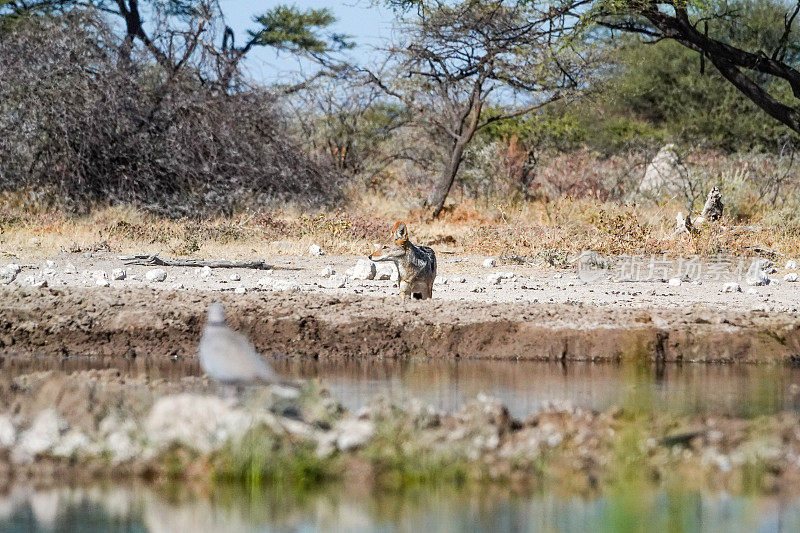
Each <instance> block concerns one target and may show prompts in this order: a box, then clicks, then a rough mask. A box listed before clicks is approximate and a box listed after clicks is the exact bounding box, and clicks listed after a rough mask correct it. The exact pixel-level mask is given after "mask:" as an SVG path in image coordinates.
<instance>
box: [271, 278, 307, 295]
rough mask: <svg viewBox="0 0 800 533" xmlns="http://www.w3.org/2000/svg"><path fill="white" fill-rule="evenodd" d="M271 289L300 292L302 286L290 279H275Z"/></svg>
mask: <svg viewBox="0 0 800 533" xmlns="http://www.w3.org/2000/svg"><path fill="white" fill-rule="evenodd" d="M269 287H270V288H271V289H272V290H274V291H286V292H296V291H299V290H300V285H298V284H297V283H295V282H294V281H289V280H288V279H274V280H272V283H271V284H270V286H269Z"/></svg>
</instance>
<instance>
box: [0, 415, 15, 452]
mask: <svg viewBox="0 0 800 533" xmlns="http://www.w3.org/2000/svg"><path fill="white" fill-rule="evenodd" d="M16 440H17V430H16V429H14V423H13V422H11V418H9V417H7V416H6V415H0V448H10V447H11V446H13V445H14V442H15V441H16Z"/></svg>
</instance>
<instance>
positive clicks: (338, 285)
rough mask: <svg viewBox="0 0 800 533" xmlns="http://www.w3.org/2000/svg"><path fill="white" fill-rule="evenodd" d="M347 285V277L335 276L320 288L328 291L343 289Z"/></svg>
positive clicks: (326, 280)
mask: <svg viewBox="0 0 800 533" xmlns="http://www.w3.org/2000/svg"><path fill="white" fill-rule="evenodd" d="M346 283H347V278H346V277H345V276H342V275H339V274H335V275H333V276H330V277H328V278H327V279H325V280H324V281H323V282H322V283H321V284H320V287H324V288H326V289H343V288H344V286H345V285H346Z"/></svg>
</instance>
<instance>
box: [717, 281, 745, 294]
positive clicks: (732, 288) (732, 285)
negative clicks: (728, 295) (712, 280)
mask: <svg viewBox="0 0 800 533" xmlns="http://www.w3.org/2000/svg"><path fill="white" fill-rule="evenodd" d="M722 292H742V288H741V287H740V286H739V284H738V283H736V282H734V281H731V282H729V283H726V284H725V285H723V287H722Z"/></svg>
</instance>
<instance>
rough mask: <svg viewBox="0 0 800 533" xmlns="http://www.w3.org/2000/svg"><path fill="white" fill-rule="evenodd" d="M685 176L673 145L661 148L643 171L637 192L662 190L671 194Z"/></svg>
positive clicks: (684, 169)
mask: <svg viewBox="0 0 800 533" xmlns="http://www.w3.org/2000/svg"><path fill="white" fill-rule="evenodd" d="M686 174H687V169H686V167H685V166H684V165H683V164H682V163H681V160H680V157H679V156H678V151H677V148H676V147H675V145H674V144H667V145H665V146H663V147H662V148H661V149H660V150H659V151H658V153H657V154H656V156H655V157H654V158H653V160H652V161H650V163H649V164H648V165H647V168H646V169H645V173H644V178H643V179H642V182H641V184H640V185H639V190H640V191H642V192H645V193H656V192H660V191H661V190H663V189H666V190H667V191H668V192H672V191H673V190H675V189H676V188H678V187H679V186H680V185H681V183H682V182H683V180H684V179H685V176H686Z"/></svg>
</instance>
